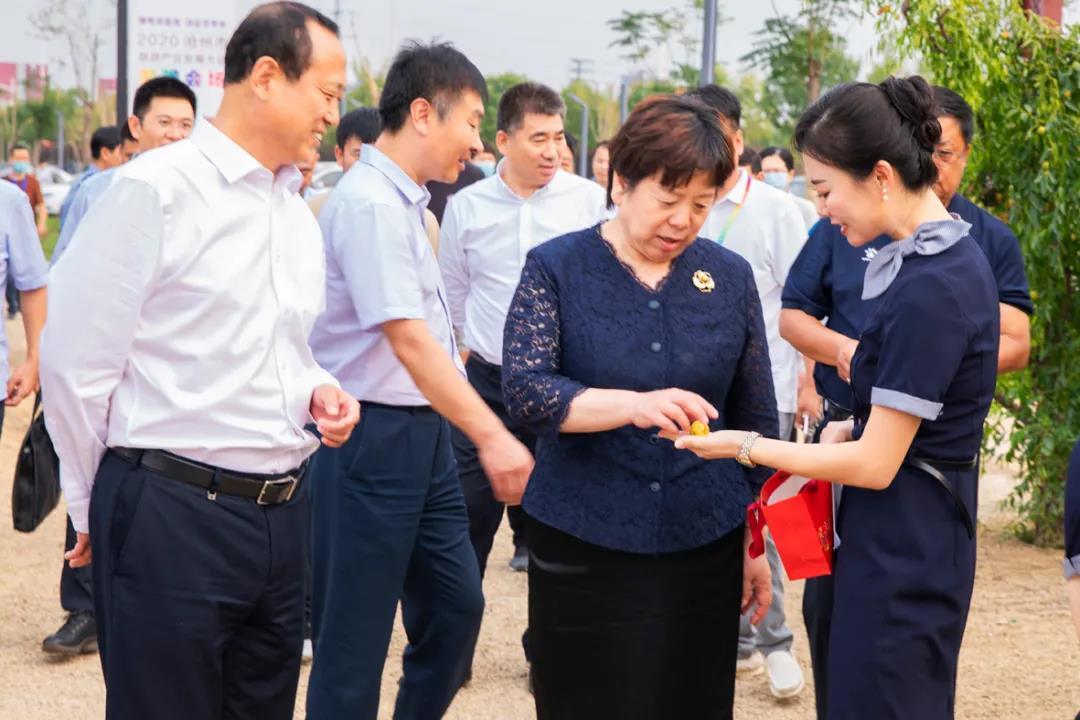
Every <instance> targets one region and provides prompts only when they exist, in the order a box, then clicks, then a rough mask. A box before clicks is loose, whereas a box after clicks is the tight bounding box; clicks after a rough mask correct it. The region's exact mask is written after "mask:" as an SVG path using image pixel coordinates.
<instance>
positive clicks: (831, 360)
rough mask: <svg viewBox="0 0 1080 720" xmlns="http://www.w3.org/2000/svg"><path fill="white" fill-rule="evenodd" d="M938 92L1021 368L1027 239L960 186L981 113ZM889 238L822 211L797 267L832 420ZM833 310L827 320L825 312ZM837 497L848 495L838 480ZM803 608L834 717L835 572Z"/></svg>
mask: <svg viewBox="0 0 1080 720" xmlns="http://www.w3.org/2000/svg"><path fill="white" fill-rule="evenodd" d="M934 100H935V102H936V103H937V105H938V109H939V110H938V121H939V122H940V123H941V131H942V132H941V142H940V143H938V146H937V149H936V150H935V151H934V163H935V164H936V165H937V168H938V181H937V183H936V184H935V185H934V191H935V193H936V194H937V196H938V197H939V198H940V199H941V201H942V203H943V204H944V205H945V207H946V208H947V209H948V210H949V212H951V213H954V214H956V215H958V216H959V217H960V219H962V220H964V221H966V222H968V223H970V224H971V230H970V231H969V233H970V235H971V237H972V238H973V239H974V240H975V242H977V243H978V244H979V246H980V247H981V248H982V250H983V252H984V253H985V254H986V257H987V260H989V261H990V268H991V269H992V270H993V273H994V279H995V281H996V282H997V290H998V302H999V307H1000V310H1001V344H1000V348H999V352H998V373H999V374H1000V373H1007V372H1013V371H1015V370H1021V369H1023V368H1024V367H1026V366H1027V362H1028V355H1029V353H1030V348H1031V327H1030V321H1029V315H1030V314H1031V313H1032V312H1033V311H1034V306H1033V305H1032V302H1031V295H1030V293H1029V291H1028V284H1027V277H1026V275H1025V273H1024V258H1023V256H1022V254H1021V252H1020V243H1019V241H1018V240H1017V239H1016V236H1015V235H1013V234H1012V231H1010V230H1009V228H1008V226H1006V225H1005V224H1004V223H1003V222H1001V221H1000V220H998V219H997V218H996V217H994V216H993V215H991V214H990V213H988V212H986V211H985V210H983V209H982V208H980V207H978V206H977V205H975V204H974V203H972V202H971V201H970V200H968V199H967V198H965V197H963V196H962V195H960V194H958V193H957V189H958V188H959V187H960V181H961V180H962V179H963V175H964V168H965V166H966V164H967V159H968V155H969V154H970V152H971V141H972V137H973V135H974V127H975V119H974V113H973V112H972V109H971V107H970V106H969V105H968V104H967V102H965V101H964V99H963V98H961V97H960V96H959V95H957V94H956V93H955V92H953V91H952V90H949V89H947V88H943V87H935V88H934ZM889 242H891V239H890V238H889V237H887V236H884V235H883V236H881V237H879V238H875V239H874V240H872V241H871V242H870V243H868V244H867V245H864V246H863V247H861V248H854V247H852V246H851V245H849V244H848V242H847V240H846V239H845V238H844V236H843V235H842V234H841V233H840V229H839V228H838V227H837V226H835V225H832V224H831V223H829V222H827V221H825V220H822V221H819V222H818V223H817V224H816V225H815V226H814V227H813V229H812V230H811V231H810V237H809V239H808V240H807V243H806V247H805V248H804V249H803V251H802V252H801V253H800V254H799V258H798V259H797V260H796V261H795V264H794V265H793V266H792V268H791V273H790V274H789V276H788V281H787V284H786V285H785V287H784V293H783V307H784V309H783V311H782V312H781V315H780V332H781V334H782V335H783V337H784V338H786V339H787V340H788V341H789V342H790V343H791V344H792V345H794V346H795V347H796V348H797V349H798V350H799V352H801V353H803V354H804V355H805V356H806V357H807V358H808V359H810V360H813V361H816V364H815V366H814V369H813V378H814V384H815V385H816V388H817V392H818V393H819V394H820V395H821V398H822V399H823V403H822V406H821V409H820V411H819V412H820V417H821V421H822V422H821V425H822V426H824V424H825V423H828V422H832V421H842V420H846V419H848V418H850V417H851V410H850V408H851V406H852V400H851V387H850V385H849V383H850V373H851V357H852V355H853V354H854V353H855V349H856V348H857V347H858V337H859V335H860V334H861V333H862V329H863V325H864V323H865V322H866V319H867V317H868V316H869V314H870V310H871V308H872V303H873V301H863V299H862V291H863V277H864V275H865V272H866V267H867V264H868V263H869V262H870V260H871V259H873V257H874V256H875V255H876V254H877V251H878V250H879V249H880V248H882V247H884V246H885V245H887V244H888V243H889ZM826 318H827V321H826V323H825V324H824V325H822V323H821V321H822V320H823V319H826ZM802 392H805V393H808V392H809V391H808V390H803V391H802ZM803 404H804V403H800V405H803ZM807 404H808V403H807ZM814 419H816V418H814ZM834 500H835V501H836V502H837V503H839V498H837V497H836V493H835V490H834ZM838 547H839V546H838ZM803 616H804V619H805V621H806V633H807V636H808V638H809V640H810V656H811V659H812V663H813V671H814V693H815V696H816V699H817V712H818V719H819V720H825V718H827V717H828V714H827V708H826V698H827V697H828V694H827V690H826V688H827V683H828V677H827V675H826V671H827V657H828V645H829V633H830V632H831V626H832V579H831V578H830V577H828V576H826V577H820V578H812V579H810V580H808V581H807V583H806V590H805V592H804V595H803Z"/></svg>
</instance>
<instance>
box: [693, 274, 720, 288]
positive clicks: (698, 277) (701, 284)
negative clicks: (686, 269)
mask: <svg viewBox="0 0 1080 720" xmlns="http://www.w3.org/2000/svg"><path fill="white" fill-rule="evenodd" d="M693 280H694V287H696V288H697V289H698V290H700V291H701V292H703V293H709V292H712V291H713V290H714V289H715V288H716V281H714V280H713V279H712V275H710V274H709V273H707V272H705V271H704V270H698V271H697V272H696V273H694V278H693Z"/></svg>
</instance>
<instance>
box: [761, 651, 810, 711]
mask: <svg viewBox="0 0 1080 720" xmlns="http://www.w3.org/2000/svg"><path fill="white" fill-rule="evenodd" d="M765 665H766V666H767V667H768V669H769V689H770V690H771V691H772V694H773V697H775V698H777V699H779V700H789V699H791V698H793V697H796V696H797V695H798V694H799V693H801V692H802V691H803V688H804V687H806V680H805V679H804V678H803V671H802V668H801V667H799V661H798V660H796V659H795V656H794V655H792V654H791V653H790V652H788V651H787V650H777V651H776V652H772V653H769V657H767V658H766V659H765Z"/></svg>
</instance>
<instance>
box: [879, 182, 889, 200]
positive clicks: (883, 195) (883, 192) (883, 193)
mask: <svg viewBox="0 0 1080 720" xmlns="http://www.w3.org/2000/svg"><path fill="white" fill-rule="evenodd" d="M881 202H889V191H888V190H887V189H886V188H885V186H884V185H882V186H881Z"/></svg>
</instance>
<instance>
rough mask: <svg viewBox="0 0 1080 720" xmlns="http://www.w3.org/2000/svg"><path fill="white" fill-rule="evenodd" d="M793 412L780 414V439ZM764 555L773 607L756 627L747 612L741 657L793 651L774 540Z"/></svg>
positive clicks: (786, 434) (784, 436)
mask: <svg viewBox="0 0 1080 720" xmlns="http://www.w3.org/2000/svg"><path fill="white" fill-rule="evenodd" d="M794 423H795V414H794V413H780V439H781V440H787V439H788V438H789V437H790V436H791V430H792V428H793V427H794ZM765 555H766V557H768V558H769V570H770V571H771V572H772V605H771V606H770V607H769V612H768V613H766V614H765V619H764V620H762V621H761V622H760V623H759V624H758V626H757V627H754V626H753V625H751V624H750V614H749V613H744V614H743V616H742V620H741V621H740V625H739V657H740V658H742V659H745V658H748V657H750V656H751V655H752V654H753V653H754V650H760V651H761V653H762V654H763V655H768V654H769V653H773V652H776V651H777V650H785V651H790V650H791V643H792V641H793V640H794V637H795V636H794V634H793V633H792V632H791V628H789V627H788V625H787V616H786V615H785V614H784V575H783V573H784V568H783V566H782V565H781V564H780V555H779V554H777V552H776V545H775V544H774V543H773V541H772V537H771V536H769V535H768V534H766V535H765Z"/></svg>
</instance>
